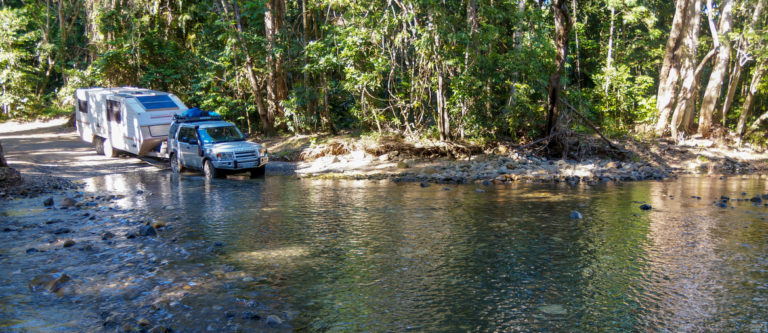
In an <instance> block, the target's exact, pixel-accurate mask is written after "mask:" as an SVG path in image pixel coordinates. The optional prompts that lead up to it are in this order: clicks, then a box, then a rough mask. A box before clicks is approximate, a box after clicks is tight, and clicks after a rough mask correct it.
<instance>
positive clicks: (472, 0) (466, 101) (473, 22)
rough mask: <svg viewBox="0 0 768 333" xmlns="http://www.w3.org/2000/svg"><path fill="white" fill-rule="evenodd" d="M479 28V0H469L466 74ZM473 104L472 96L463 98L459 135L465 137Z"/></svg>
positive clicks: (465, 57) (465, 60)
mask: <svg viewBox="0 0 768 333" xmlns="http://www.w3.org/2000/svg"><path fill="white" fill-rule="evenodd" d="M478 29H479V24H478V23H477V0H468V1H467V30H469V40H468V41H467V45H466V46H465V48H464V75H468V73H469V68H470V58H473V59H474V50H476V38H475V34H476V33H477V30H478ZM470 104H472V99H471V98H470V97H465V98H463V101H462V103H461V117H460V118H459V137H460V138H462V139H464V122H465V120H466V116H467V114H468V113H469V106H470Z"/></svg>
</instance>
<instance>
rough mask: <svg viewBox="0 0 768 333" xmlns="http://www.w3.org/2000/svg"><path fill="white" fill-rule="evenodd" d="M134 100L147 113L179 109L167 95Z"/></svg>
mask: <svg viewBox="0 0 768 333" xmlns="http://www.w3.org/2000/svg"><path fill="white" fill-rule="evenodd" d="M136 99H137V100H139V103H141V105H142V106H143V107H144V109H146V110H147V111H152V110H169V109H170V110H173V109H178V108H179V107H178V106H176V103H174V102H173V100H171V97H170V96H168V95H156V96H138V97H136Z"/></svg>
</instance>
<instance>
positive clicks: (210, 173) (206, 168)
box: [203, 160, 221, 179]
mask: <svg viewBox="0 0 768 333" xmlns="http://www.w3.org/2000/svg"><path fill="white" fill-rule="evenodd" d="M203 174H204V175H205V179H214V178H221V171H219V170H216V168H214V167H213V163H211V160H205V164H204V165H203Z"/></svg>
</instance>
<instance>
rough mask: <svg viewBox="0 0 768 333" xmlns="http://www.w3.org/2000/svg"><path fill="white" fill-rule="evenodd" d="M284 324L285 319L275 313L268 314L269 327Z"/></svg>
mask: <svg viewBox="0 0 768 333" xmlns="http://www.w3.org/2000/svg"><path fill="white" fill-rule="evenodd" d="M282 324H283V320H282V319H280V317H278V316H275V315H269V316H267V326H269V327H278V326H280V325H282Z"/></svg>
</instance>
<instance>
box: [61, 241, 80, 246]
mask: <svg viewBox="0 0 768 333" xmlns="http://www.w3.org/2000/svg"><path fill="white" fill-rule="evenodd" d="M75 244H77V242H75V241H74V240H72V239H67V240H65V241H64V245H63V246H64V247H72V246H75Z"/></svg>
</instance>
